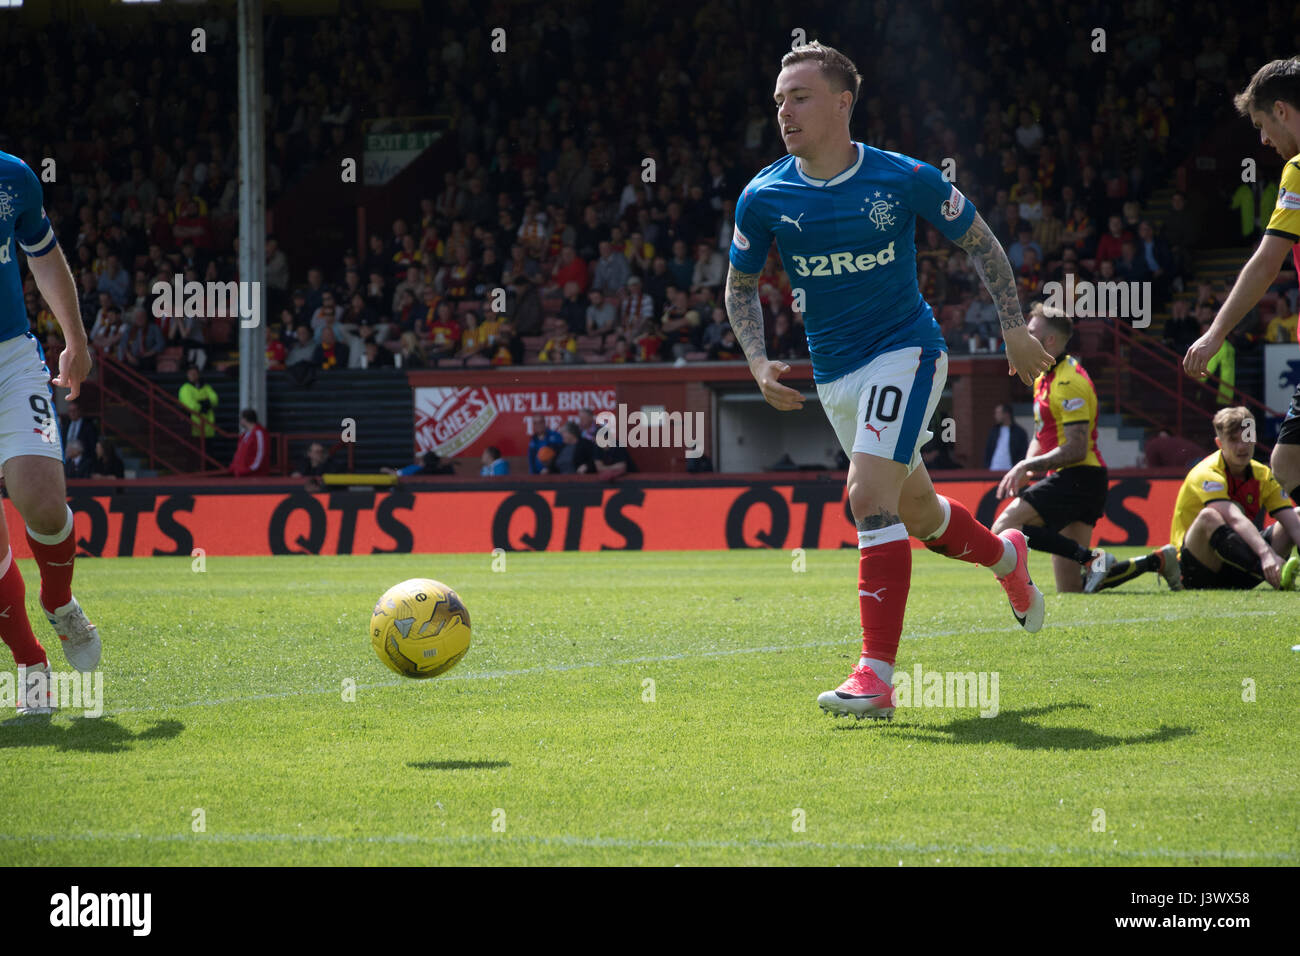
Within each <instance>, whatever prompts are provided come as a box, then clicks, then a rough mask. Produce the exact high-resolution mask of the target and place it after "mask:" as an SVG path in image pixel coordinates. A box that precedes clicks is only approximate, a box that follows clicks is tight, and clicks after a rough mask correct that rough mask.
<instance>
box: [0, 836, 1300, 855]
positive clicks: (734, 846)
mask: <svg viewBox="0 0 1300 956" xmlns="http://www.w3.org/2000/svg"><path fill="white" fill-rule="evenodd" d="M106 841H118V842H126V841H139V842H144V843H192V844H203V843H223V844H233V845H239V844H258V843H300V844H321V845H330V844H352V843H362V844H365V843H369V844H390V845H411V846H457V845H473V844H488V843H523V844H531V845H540V846H567V847H587V848H596V849H601V848H603V849H623V850H651V849H670V850H682V851H687V850H830V851H835V852H847V853H861V852H871V853H923V854H926V855H929V854H931V853H938V854H941V855H943V854H946V855H949V856H953V855H961V854H985V855H989V856H1012V855H1026V856H1033V855H1036V854H1047V855H1048V856H1065V857H1072V856H1086V857H1099V858H1105V857H1110V856H1119V857H1133V858H1137V859H1177V860H1189V859H1215V860H1278V861H1295V860H1297V859H1300V855H1297V854H1295V853H1256V852H1253V851H1250V850H1213V849H1208V848H1207V849H1203V850H1176V849H1166V848H1164V847H1152V848H1149V849H1137V850H1128V849H1121V848H1118V847H1109V848H1098V849H1096V850H1093V849H1089V848H1086V847H1062V846H1057V845H1055V844H1046V845H1044V846H1038V847H1014V846H983V845H979V844H974V845H961V844H938V843H934V844H917V843H834V842H832V843H819V842H815V841H811V840H809V841H799V840H756V839H755V840H631V839H625V838H621V837H599V836H596V837H587V836H571V835H568V834H559V835H556V836H533V835H523V836H514V835H512V836H506V835H504V834H464V835H460V836H432V837H431V836H419V835H416V834H391V835H379V836H340V835H334V834H311V833H205V834H193V835H191V834H184V833H77V834H44V833H34V834H17V833H0V842H10V843H63V842H88V843H97V842H106Z"/></svg>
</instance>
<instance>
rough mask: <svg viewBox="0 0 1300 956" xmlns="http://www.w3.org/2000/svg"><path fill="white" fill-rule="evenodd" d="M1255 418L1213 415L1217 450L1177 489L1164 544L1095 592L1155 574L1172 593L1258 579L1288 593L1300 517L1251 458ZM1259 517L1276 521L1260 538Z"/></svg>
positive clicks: (1239, 412) (1225, 411) (1126, 564)
mask: <svg viewBox="0 0 1300 956" xmlns="http://www.w3.org/2000/svg"><path fill="white" fill-rule="evenodd" d="M1254 435H1255V420H1254V418H1252V417H1251V414H1250V412H1249V411H1248V410H1247V409H1246V408H1244V407H1242V406H1237V407H1235V408H1221V409H1219V411H1218V413H1217V414H1216V415H1215V416H1214V443H1215V444H1216V445H1218V446H1219V450H1218V451H1216V452H1215V453H1214V454H1213V455H1210V456H1208V457H1207V458H1204V459H1202V460H1201V461H1199V462H1197V463H1196V464H1195V465H1193V466H1192V470H1191V471H1189V472H1188V473H1187V477H1186V478H1184V479H1183V486H1182V488H1180V489H1179V490H1178V500H1177V501H1176V502H1175V503H1174V517H1173V521H1172V522H1171V524H1170V527H1169V544H1167V545H1165V546H1164V547H1163V548H1161V549H1160V550H1159V551H1154V552H1152V553H1151V554H1148V555H1145V556H1143V557H1141V558H1136V559H1134V560H1132V561H1121V562H1119V563H1118V564H1116V565H1115V566H1114V567H1112V568H1111V569H1110V572H1109V573H1108V574H1107V575H1106V578H1105V580H1104V581H1102V583H1101V585H1100V587H1099V588H1098V590H1101V589H1103V588H1110V587H1114V586H1115V585H1117V584H1123V583H1124V582H1125V581H1130V580H1132V579H1133V578H1135V577H1137V576H1138V575H1139V574H1142V573H1143V572H1145V571H1157V570H1158V571H1160V572H1161V573H1162V574H1163V576H1164V578H1165V580H1166V581H1168V582H1169V584H1170V587H1172V588H1174V589H1175V590H1177V589H1178V586H1179V584H1178V580H1179V574H1178V573H1177V572H1176V571H1174V568H1179V569H1181V582H1182V587H1186V588H1190V589H1193V590H1201V589H1225V588H1226V589H1237V590H1250V589H1251V588H1253V587H1255V585H1257V584H1259V582H1260V581H1267V582H1268V583H1269V584H1271V585H1272V586H1273V587H1275V588H1280V589H1282V590H1288V591H1289V590H1293V589H1294V587H1295V578H1296V571H1297V569H1300V558H1298V557H1292V558H1291V559H1290V560H1288V561H1286V563H1285V565H1284V564H1283V563H1282V562H1283V560H1284V559H1286V558H1287V556H1288V555H1289V554H1290V553H1291V547H1292V544H1293V542H1295V541H1300V518H1298V517H1296V512H1295V508H1294V507H1293V506H1292V504H1291V499H1290V498H1289V497H1287V494H1286V492H1285V491H1283V490H1282V486H1281V485H1280V484H1278V482H1277V479H1276V478H1274V477H1273V472H1272V471H1271V470H1270V469H1269V467H1268V465H1266V464H1264V463H1263V462H1260V461H1255V460H1254V457H1253V456H1254V454H1255V441H1254ZM1264 514H1269V515H1272V516H1273V517H1274V518H1276V519H1277V521H1276V522H1275V523H1274V524H1271V525H1269V526H1268V527H1267V528H1265V529H1264V530H1263V531H1262V532H1261V531H1260V530H1259V528H1258V524H1259V522H1260V521H1261V520H1262V518H1263V515H1264Z"/></svg>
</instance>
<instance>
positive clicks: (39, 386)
mask: <svg viewBox="0 0 1300 956" xmlns="http://www.w3.org/2000/svg"><path fill="white" fill-rule="evenodd" d="M84 451H85V454H88V455H93V454H94V453H95V449H93V448H87V449H85V450H84ZM19 455H43V456H44V457H46V458H54V459H57V460H58V461H63V441H62V438H61V437H60V435H59V423H58V418H57V417H56V416H55V412H54V391H53V389H52V388H51V387H50V370H49V368H48V367H46V365H45V355H44V352H43V351H42V349H41V346H40V343H39V342H37V341H36V337H35V336H33V335H32V334H31V333H30V332H28V333H26V334H24V335H18V336H15V337H14V338H12V339H7V340H5V341H3V342H0V465H3V464H4V463H5V462H6V461H8V460H9V459H10V458H16V457H17V456H19Z"/></svg>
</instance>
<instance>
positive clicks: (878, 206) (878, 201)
mask: <svg viewBox="0 0 1300 956" xmlns="http://www.w3.org/2000/svg"><path fill="white" fill-rule="evenodd" d="M864 201H865V202H866V203H868V204H869V205H870V209H868V208H867V206H861V207H859V208H860V211H862V212H866V214H867V218H868V219H869V220H871V224H872V225H873V226H875V227H876V228H877V229H879V230H881V231H882V232H883V231H884V230H886V229H889V228H891V227H892V226H893V225H894V224H895V223H896V222H897V221H898V217H897V216H895V215H894V207H895V206H896V205H898V202H897V200H895V199H894V194H893V193H886V194H885V195H884V197H883V198H882V197H881V195H880V193H879V192H877V193H876V194H875V195H874V196H866V197H864Z"/></svg>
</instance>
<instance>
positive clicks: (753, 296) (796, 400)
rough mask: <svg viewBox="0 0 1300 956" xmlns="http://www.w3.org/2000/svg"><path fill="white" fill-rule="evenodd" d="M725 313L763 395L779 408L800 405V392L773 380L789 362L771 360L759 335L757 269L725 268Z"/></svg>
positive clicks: (760, 305)
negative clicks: (742, 270) (754, 270)
mask: <svg viewBox="0 0 1300 956" xmlns="http://www.w3.org/2000/svg"><path fill="white" fill-rule="evenodd" d="M726 303H727V317H728V318H729V319H730V320H731V330H732V331H733V332H734V333H735V334H736V341H737V342H739V343H740V347H741V348H742V349H744V351H745V358H747V359H748V360H749V370H750V371H751V372H752V373H753V374H754V380H755V381H757V382H758V387H759V390H760V391H762V393H763V397H764V398H765V399H767V403H768V404H769V405H771V406H772V407H773V408H778V409H780V410H781V411H783V412H788V411H790V410H791V409H795V408H802V407H803V395H801V394H800V393H799V392H798V391H796V390H795V389H793V388H790V387H789V386H787V385H782V384H781V383H780V382H778V381H777V379H778V378H780V377H781V375H782V374H783V373H785V372H788V371H790V366H789V365H786V364H785V363H784V362H773V361H771V360H770V359H768V357H767V343H766V341H765V339H764V336H763V305H762V303H761V302H760V301H759V298H758V273H756V272H737V271H736V269H735V267H734V266H729V267H728V269H727V292H726Z"/></svg>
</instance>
